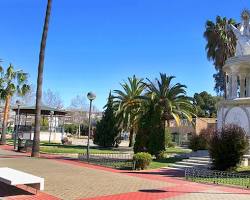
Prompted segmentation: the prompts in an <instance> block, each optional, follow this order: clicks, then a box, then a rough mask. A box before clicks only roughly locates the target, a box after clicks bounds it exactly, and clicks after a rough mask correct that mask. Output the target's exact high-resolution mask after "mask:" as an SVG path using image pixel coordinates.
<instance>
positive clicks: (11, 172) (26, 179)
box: [0, 167, 44, 190]
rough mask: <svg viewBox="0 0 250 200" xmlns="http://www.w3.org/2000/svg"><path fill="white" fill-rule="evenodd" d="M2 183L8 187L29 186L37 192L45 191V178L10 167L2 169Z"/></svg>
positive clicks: (0, 174) (0, 176) (0, 172)
mask: <svg viewBox="0 0 250 200" xmlns="http://www.w3.org/2000/svg"><path fill="white" fill-rule="evenodd" d="M0 182H3V183H5V184H8V185H13V186H17V185H27V186H30V187H32V188H35V189H36V190H44V178H41V177H38V176H34V175H31V174H28V173H25V172H21V171H18V170H15V169H11V168H8V167H1V168H0Z"/></svg>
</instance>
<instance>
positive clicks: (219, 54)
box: [204, 16, 236, 95]
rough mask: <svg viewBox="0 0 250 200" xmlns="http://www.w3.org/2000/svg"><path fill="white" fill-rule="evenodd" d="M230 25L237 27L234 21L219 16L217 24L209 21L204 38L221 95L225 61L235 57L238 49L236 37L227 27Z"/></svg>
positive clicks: (223, 86) (218, 91)
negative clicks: (215, 71)
mask: <svg viewBox="0 0 250 200" xmlns="http://www.w3.org/2000/svg"><path fill="white" fill-rule="evenodd" d="M229 24H232V25H235V21H234V20H233V19H231V18H230V19H227V18H226V17H223V18H222V17H220V16H217V17H216V20H215V22H213V21H211V20H208V21H207V22H206V27H205V29H206V30H205V32H204V38H205V39H206V41H207V44H206V51H207V58H208V60H212V61H213V64H214V66H215V69H216V70H217V73H216V74H214V78H215V82H216V84H215V91H216V92H217V93H218V94H220V93H223V92H224V95H226V90H225V75H224V73H223V71H222V67H223V66H224V64H225V61H226V60H227V59H228V58H230V57H232V56H234V54H235V49H236V37H235V35H234V34H233V32H232V31H231V30H229V29H228V28H227V27H228V25H229Z"/></svg>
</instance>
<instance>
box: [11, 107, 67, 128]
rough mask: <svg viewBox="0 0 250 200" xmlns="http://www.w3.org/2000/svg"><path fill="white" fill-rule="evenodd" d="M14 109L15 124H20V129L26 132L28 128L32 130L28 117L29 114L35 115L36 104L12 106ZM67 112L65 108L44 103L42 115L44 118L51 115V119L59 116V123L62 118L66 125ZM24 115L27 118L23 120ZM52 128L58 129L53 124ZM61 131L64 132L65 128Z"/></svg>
mask: <svg viewBox="0 0 250 200" xmlns="http://www.w3.org/2000/svg"><path fill="white" fill-rule="evenodd" d="M12 110H13V111H14V112H15V113H16V115H15V125H17V124H18V127H19V128H18V130H19V131H21V132H22V130H24V131H25V132H26V131H28V130H30V131H32V123H31V124H29V125H27V118H28V116H31V117H32V116H35V114H36V107H35V106H19V107H15V108H12ZM66 114H67V112H66V111H65V110H60V109H56V108H52V107H49V106H44V105H42V107H41V115H42V118H43V120H44V119H45V117H50V119H53V118H54V119H55V118H57V119H58V124H59V118H62V120H61V122H62V125H64V118H65V115H66ZM22 116H25V119H23V120H21V118H22ZM52 121H53V120H52ZM52 124H54V123H52ZM62 127H63V126H62ZM52 128H53V129H54V130H56V129H55V128H56V126H54V127H52V125H50V127H49V129H52ZM19 131H18V132H19ZM61 131H62V132H64V130H63V128H62V130H61Z"/></svg>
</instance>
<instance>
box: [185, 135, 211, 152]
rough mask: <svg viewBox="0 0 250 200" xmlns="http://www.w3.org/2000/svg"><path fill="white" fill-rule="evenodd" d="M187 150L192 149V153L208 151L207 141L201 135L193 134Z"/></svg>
mask: <svg viewBox="0 0 250 200" xmlns="http://www.w3.org/2000/svg"><path fill="white" fill-rule="evenodd" d="M188 148H189V149H192V150H193V151H198V150H206V149H208V141H207V139H206V137H205V136H204V135H203V134H202V135H195V134H194V135H193V136H192V137H191V138H190V141H189V145H188Z"/></svg>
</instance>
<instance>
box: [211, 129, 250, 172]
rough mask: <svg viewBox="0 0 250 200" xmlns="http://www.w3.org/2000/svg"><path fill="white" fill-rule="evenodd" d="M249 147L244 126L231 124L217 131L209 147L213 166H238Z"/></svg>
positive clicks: (223, 168)
mask: <svg viewBox="0 0 250 200" xmlns="http://www.w3.org/2000/svg"><path fill="white" fill-rule="evenodd" d="M248 148H249V143H248V139H247V137H246V133H245V131H244V130H243V129H242V128H240V127H238V126H236V125H230V126H227V127H225V128H223V129H222V130H221V131H216V132H215V134H214V136H213V137H212V138H211V141H210V147H209V153H210V156H211V158H212V163H213V167H214V168H215V169H217V170H227V169H233V168H235V167H237V165H238V164H240V162H241V161H242V158H243V155H244V154H245V153H246V152H247V151H248Z"/></svg>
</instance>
